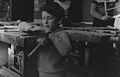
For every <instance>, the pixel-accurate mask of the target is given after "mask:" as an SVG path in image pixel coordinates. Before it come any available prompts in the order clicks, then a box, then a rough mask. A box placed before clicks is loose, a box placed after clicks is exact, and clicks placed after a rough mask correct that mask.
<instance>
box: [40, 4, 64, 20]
mask: <svg viewBox="0 0 120 77" xmlns="http://www.w3.org/2000/svg"><path fill="white" fill-rule="evenodd" d="M41 11H46V12H48V13H50V14H51V15H53V16H55V17H56V18H57V19H59V20H60V19H61V18H64V17H65V15H64V10H63V8H62V7H61V6H60V5H59V4H57V3H55V2H52V3H48V4H45V5H44V6H43V7H41Z"/></svg>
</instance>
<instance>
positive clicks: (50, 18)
mask: <svg viewBox="0 0 120 77" xmlns="http://www.w3.org/2000/svg"><path fill="white" fill-rule="evenodd" d="M53 18H54V17H53V16H49V17H42V20H46V19H47V20H52V19H53Z"/></svg>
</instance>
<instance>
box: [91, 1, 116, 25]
mask: <svg viewBox="0 0 120 77" xmlns="http://www.w3.org/2000/svg"><path fill="white" fill-rule="evenodd" d="M117 2H118V0H92V4H91V8H90V13H91V15H92V16H93V17H94V18H93V26H95V27H106V26H113V25H114V19H112V18H110V17H112V16H113V15H114V9H113V10H109V11H107V9H109V8H113V7H115V4H116V3H117Z"/></svg>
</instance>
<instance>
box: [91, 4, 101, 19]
mask: <svg viewBox="0 0 120 77" xmlns="http://www.w3.org/2000/svg"><path fill="white" fill-rule="evenodd" d="M96 7H97V4H95V3H92V4H91V7H90V14H91V15H92V16H93V17H96V18H98V19H100V18H101V17H102V15H100V14H99V13H98V12H97V11H96Z"/></svg>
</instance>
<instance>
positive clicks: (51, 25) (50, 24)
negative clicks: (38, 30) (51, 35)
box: [42, 11, 58, 31]
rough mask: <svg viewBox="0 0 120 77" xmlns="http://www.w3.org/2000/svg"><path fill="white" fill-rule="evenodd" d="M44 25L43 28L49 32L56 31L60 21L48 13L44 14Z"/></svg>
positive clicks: (44, 12)
mask: <svg viewBox="0 0 120 77" xmlns="http://www.w3.org/2000/svg"><path fill="white" fill-rule="evenodd" d="M42 23H43V26H44V27H45V28H46V29H47V30H49V31H52V30H54V29H55V28H56V26H58V20H57V19H56V18H55V17H54V16H53V15H51V14H50V13H48V12H46V11H43V12H42Z"/></svg>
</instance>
